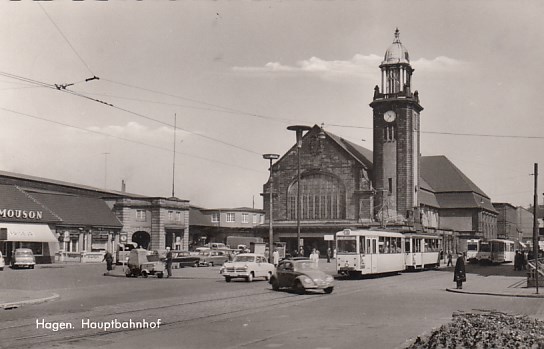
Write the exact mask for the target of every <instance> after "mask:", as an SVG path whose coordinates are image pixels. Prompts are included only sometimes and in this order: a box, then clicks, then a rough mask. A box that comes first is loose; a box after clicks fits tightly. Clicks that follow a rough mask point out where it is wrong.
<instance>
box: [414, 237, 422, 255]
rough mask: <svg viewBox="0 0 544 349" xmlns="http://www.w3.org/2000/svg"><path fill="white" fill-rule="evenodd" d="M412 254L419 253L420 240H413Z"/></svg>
mask: <svg viewBox="0 0 544 349" xmlns="http://www.w3.org/2000/svg"><path fill="white" fill-rule="evenodd" d="M414 252H421V239H414Z"/></svg>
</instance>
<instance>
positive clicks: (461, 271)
mask: <svg viewBox="0 0 544 349" xmlns="http://www.w3.org/2000/svg"><path fill="white" fill-rule="evenodd" d="M453 281H455V282H456V283H457V289H458V290H460V289H462V288H463V282H466V281H467V275H466V272H465V261H464V256H463V254H461V253H458V254H457V261H456V262H455V270H454V271H453Z"/></svg>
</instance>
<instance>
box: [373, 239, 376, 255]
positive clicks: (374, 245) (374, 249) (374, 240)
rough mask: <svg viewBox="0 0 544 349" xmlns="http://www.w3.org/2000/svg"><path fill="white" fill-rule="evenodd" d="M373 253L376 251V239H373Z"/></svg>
mask: <svg viewBox="0 0 544 349" xmlns="http://www.w3.org/2000/svg"><path fill="white" fill-rule="evenodd" d="M372 253H376V239H372Z"/></svg>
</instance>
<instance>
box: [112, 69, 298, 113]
mask: <svg viewBox="0 0 544 349" xmlns="http://www.w3.org/2000/svg"><path fill="white" fill-rule="evenodd" d="M102 80H104V81H107V82H110V83H112V84H117V85H121V86H125V87H130V88H134V89H139V90H142V91H147V92H152V93H156V94H160V95H164V96H168V97H173V98H178V99H181V100H185V101H189V102H193V103H198V104H202V105H206V106H210V107H214V108H219V109H221V110H218V111H224V112H226V113H231V114H241V115H247V116H251V117H256V118H260V119H267V120H273V121H283V122H286V123H293V122H299V121H300V120H294V119H287V118H275V117H272V116H267V115H262V114H257V113H251V112H247V111H243V110H238V109H235V108H231V107H225V106H222V105H219V104H214V103H210V102H205V101H200V100H197V99H194V98H189V97H184V96H178V95H174V94H171V93H166V92H162V91H157V90H152V89H149V88H145V87H140V86H135V85H131V84H127V83H124V82H119V81H114V80H109V79H102ZM211 110H214V109H211Z"/></svg>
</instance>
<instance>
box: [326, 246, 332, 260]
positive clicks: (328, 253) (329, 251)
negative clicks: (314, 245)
mask: <svg viewBox="0 0 544 349" xmlns="http://www.w3.org/2000/svg"><path fill="white" fill-rule="evenodd" d="M331 255H332V251H331V248H330V247H329V248H327V263H330V262H331Z"/></svg>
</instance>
